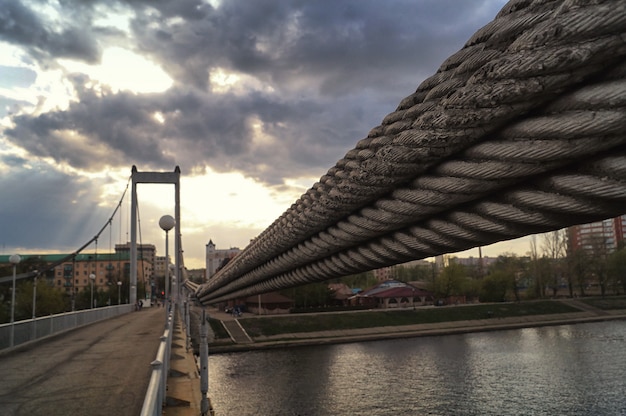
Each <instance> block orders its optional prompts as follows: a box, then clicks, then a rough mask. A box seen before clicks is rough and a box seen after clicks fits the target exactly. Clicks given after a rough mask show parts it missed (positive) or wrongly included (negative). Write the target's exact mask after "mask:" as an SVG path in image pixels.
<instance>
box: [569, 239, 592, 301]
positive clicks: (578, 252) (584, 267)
mask: <svg viewBox="0 0 626 416" xmlns="http://www.w3.org/2000/svg"><path fill="white" fill-rule="evenodd" d="M567 264H568V271H569V273H568V275H569V276H570V278H568V285H569V287H570V296H573V295H574V293H573V292H574V291H573V288H572V286H573V285H574V284H575V285H576V286H577V287H578V290H579V291H580V296H585V288H586V287H587V284H588V275H589V256H588V255H587V252H586V251H585V250H583V249H581V248H579V249H574V250H572V251H570V252H569V255H568V256H567Z"/></svg>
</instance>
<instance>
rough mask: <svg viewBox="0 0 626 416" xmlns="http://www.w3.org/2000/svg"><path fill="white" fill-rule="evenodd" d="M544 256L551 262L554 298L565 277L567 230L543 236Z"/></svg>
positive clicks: (551, 285) (550, 283) (551, 281)
mask: <svg viewBox="0 0 626 416" xmlns="http://www.w3.org/2000/svg"><path fill="white" fill-rule="evenodd" d="M542 248H543V256H544V257H546V258H547V259H548V260H549V267H550V273H549V282H548V283H549V285H550V288H551V289H552V296H553V297H556V294H557V292H558V290H559V286H560V285H561V279H562V277H563V271H564V270H563V259H564V257H565V253H566V248H567V238H566V233H565V230H557V231H552V232H550V233H546V234H544V235H543V246H542Z"/></svg>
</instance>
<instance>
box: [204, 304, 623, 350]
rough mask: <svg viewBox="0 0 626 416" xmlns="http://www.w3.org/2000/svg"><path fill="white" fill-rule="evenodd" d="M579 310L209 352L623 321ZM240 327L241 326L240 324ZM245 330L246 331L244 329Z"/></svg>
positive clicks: (331, 334)
mask: <svg viewBox="0 0 626 416" xmlns="http://www.w3.org/2000/svg"><path fill="white" fill-rule="evenodd" d="M575 306H576V307H577V308H578V309H579V311H577V312H572V313H561V314H549V315H528V316H523V317H504V318H487V319H476V320H468V321H448V322H438V323H428V324H415V325H403V326H387V327H371V328H361V329H348V330H333V331H319V332H299V333H285V334H280V335H273V336H259V337H254V338H251V337H249V336H247V334H246V336H247V337H248V338H247V340H245V339H244V340H242V339H239V342H238V341H237V340H236V338H233V335H232V334H231V340H232V341H233V342H232V343H228V344H224V345H220V344H219V343H211V344H209V355H211V354H225V353H234V352H245V351H256V350H267V349H279V348H294V347H304V346H315V345H332V344H343V343H352V342H368V341H380V340H391V339H402V338H417V337H425V336H442V335H454V334H465V333H473V332H488V331H501V330H511V329H523V328H532V327H543V326H558V325H572V324H580V323H590V322H602V321H609V320H626V310H611V311H607V310H600V309H596V308H590V307H588V306H587V307H584V308H583V307H580V305H578V304H576V305H575ZM211 315H212V317H214V318H216V319H218V320H220V321H222V324H223V325H225V323H226V322H229V321H230V322H236V319H235V318H232V317H229V316H227V315H226V314H224V313H219V312H218V313H212V314H211ZM239 327H241V325H239ZM244 333H245V332H244Z"/></svg>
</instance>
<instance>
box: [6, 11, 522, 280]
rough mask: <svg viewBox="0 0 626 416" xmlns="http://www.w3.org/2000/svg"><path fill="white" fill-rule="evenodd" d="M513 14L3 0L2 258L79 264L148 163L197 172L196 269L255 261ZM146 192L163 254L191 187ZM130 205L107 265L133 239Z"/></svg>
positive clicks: (190, 183)
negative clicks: (406, 106)
mask: <svg viewBox="0 0 626 416" xmlns="http://www.w3.org/2000/svg"><path fill="white" fill-rule="evenodd" d="M504 4H505V1H504V0H472V1H467V0H385V1H379V0H327V1H322V0H316V1H314V0H308V1H307V0H280V1H279V0H254V1H250V0H223V1H219V0H176V1H170V0H127V1H115V0H106V1H104V0H92V1H83V0H50V1H44V0H32V1H26V0H0V175H1V178H2V180H0V195H1V196H0V245H1V250H0V254H12V253H48V252H72V251H74V250H76V249H77V248H78V247H80V246H81V245H82V244H84V243H85V242H87V241H88V240H89V239H91V238H92V237H93V236H94V235H95V234H96V233H97V232H98V231H99V230H100V228H101V227H102V226H104V224H105V223H106V222H107V220H108V218H109V217H110V216H111V214H112V212H113V210H114V209H115V206H116V205H117V203H118V202H119V200H120V198H121V196H122V194H123V193H124V190H125V188H126V186H127V184H128V180H129V178H130V174H131V167H132V166H133V165H136V166H137V169H138V170H139V171H173V170H174V168H175V166H180V169H181V171H182V179H181V202H182V221H181V227H182V234H183V248H184V250H185V262H186V265H187V266H188V267H191V268H194V267H204V250H205V245H206V244H207V242H208V241H209V239H212V240H213V242H215V243H216V244H217V246H218V248H229V247H233V246H236V247H240V248H243V247H245V246H246V245H247V243H248V242H249V240H250V239H251V238H253V237H255V236H256V235H257V234H259V233H260V232H261V231H262V230H263V229H265V228H266V227H267V226H269V225H270V224H271V223H272V222H273V221H274V220H275V219H276V218H277V217H278V216H280V215H281V214H282V213H283V212H284V211H285V210H286V209H287V208H288V207H289V206H290V205H291V203H293V202H294V201H295V200H296V199H297V198H298V197H299V196H300V195H301V194H302V193H304V192H305V191H306V190H307V189H308V188H309V187H310V186H311V185H313V183H314V182H315V181H317V180H318V179H319V178H320V176H322V175H323V174H324V173H325V172H326V171H327V170H328V169H329V168H330V167H331V166H333V165H334V164H335V162H336V161H337V160H338V159H340V158H341V157H343V155H344V154H345V153H346V152H347V151H348V150H350V149H351V148H353V147H354V146H355V144H356V143H357V141H358V140H360V139H362V138H364V137H365V136H366V135H367V133H368V131H369V130H370V129H371V128H373V127H375V126H377V125H379V124H380V122H381V121H382V119H383V118H384V116H385V115H387V114H388V113H390V112H392V111H393V110H394V109H395V107H396V106H397V105H398V103H399V102H400V101H401V99H402V98H404V97H405V96H407V95H409V94H411V93H412V92H413V91H414V90H415V88H416V87H417V86H418V85H419V83H420V82H421V81H422V80H423V79H424V78H426V77H428V76H429V75H432V74H433V73H434V72H435V71H436V70H437V68H438V67H439V66H440V64H441V63H442V62H443V61H444V59H445V58H447V57H448V56H450V55H451V54H452V53H454V52H455V51H457V50H459V49H460V48H461V47H462V46H463V44H464V43H465V41H466V40H467V39H468V38H469V37H470V36H471V35H472V34H473V33H474V32H476V31H477V30H478V29H479V28H481V27H482V26H483V25H485V24H486V23H488V22H489V21H491V20H492V19H493V18H494V17H495V15H496V14H497V12H498V11H499V10H500V9H501V8H502V7H503V5H504ZM138 194H139V220H140V233H141V234H140V237H141V241H142V242H143V243H151V244H155V245H156V247H157V251H158V254H160V255H163V254H164V235H163V232H162V231H161V229H160V228H159V227H158V220H159V218H160V217H161V216H162V215H164V214H170V215H173V213H174V187H173V186H172V185H153V184H140V185H139V186H138ZM129 200H130V198H129V197H127V198H125V202H124V204H123V205H122V209H121V213H122V215H121V216H116V219H115V220H114V222H113V223H112V226H111V227H110V228H109V229H107V230H106V231H105V232H104V233H103V234H102V236H101V237H100V239H99V240H98V250H99V251H102V252H106V251H109V248H110V247H111V246H113V245H114V244H116V243H119V242H125V241H127V240H128V239H129V237H128V235H129V225H128V224H129V221H128V217H129V204H128V202H127V201H129ZM94 248H95V247H93V246H92V248H91V249H94ZM514 250H515V246H514V243H511V242H508V243H501V245H498V246H497V248H494V249H493V250H491V251H489V250H487V251H486V252H485V250H483V254H487V255H494V256H497V255H498V254H500V252H507V251H514ZM527 250H528V246H527V245H525V246H523V247H522V248H521V254H523V252H524V251H527ZM474 255H477V253H475V254H474Z"/></svg>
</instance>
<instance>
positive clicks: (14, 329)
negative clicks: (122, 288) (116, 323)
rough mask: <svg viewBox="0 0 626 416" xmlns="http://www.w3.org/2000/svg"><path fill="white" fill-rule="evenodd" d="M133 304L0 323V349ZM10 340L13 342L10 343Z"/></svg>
mask: <svg viewBox="0 0 626 416" xmlns="http://www.w3.org/2000/svg"><path fill="white" fill-rule="evenodd" d="M132 310H133V305H129V304H124V305H115V306H107V307H104V308H95V309H85V310H81V311H75V312H67V313H61V314H56V315H49V316H42V317H39V318H35V319H25V320H23V321H17V322H14V323H7V324H1V325H0V351H1V350H5V349H7V348H12V347H16V346H19V345H21V344H25V343H27V342H32V341H35V340H39V339H42V338H46V337H49V336H52V335H55V334H58V333H60V332H64V331H68V330H71V329H75V328H78V327H81V326H84V325H88V324H92V323H94V322H97V321H101V320H104V319H108V318H112V317H114V316H118V315H122V314H125V313H129V312H131V311H132ZM11 341H13V344H12V345H11Z"/></svg>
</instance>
